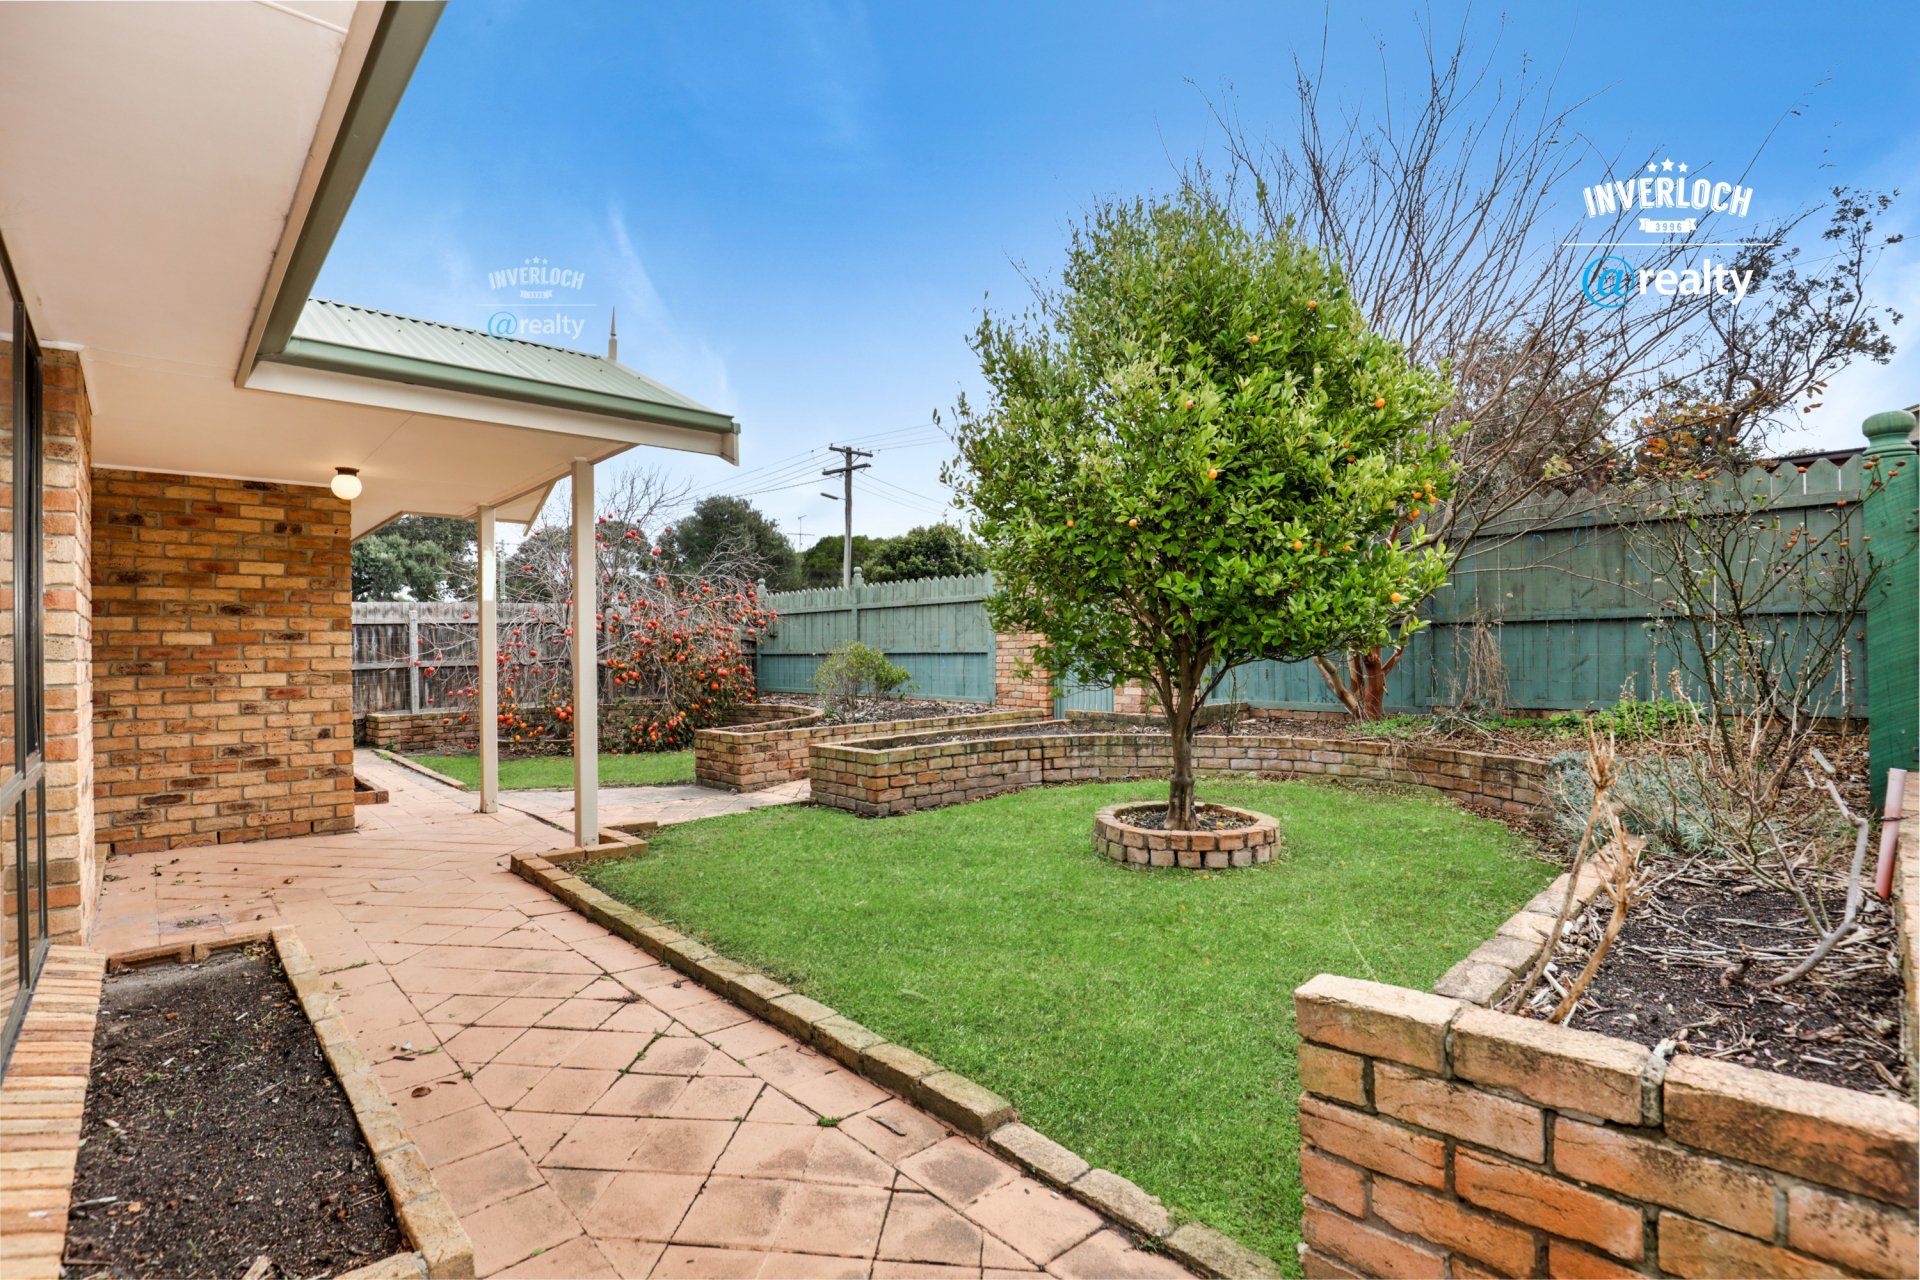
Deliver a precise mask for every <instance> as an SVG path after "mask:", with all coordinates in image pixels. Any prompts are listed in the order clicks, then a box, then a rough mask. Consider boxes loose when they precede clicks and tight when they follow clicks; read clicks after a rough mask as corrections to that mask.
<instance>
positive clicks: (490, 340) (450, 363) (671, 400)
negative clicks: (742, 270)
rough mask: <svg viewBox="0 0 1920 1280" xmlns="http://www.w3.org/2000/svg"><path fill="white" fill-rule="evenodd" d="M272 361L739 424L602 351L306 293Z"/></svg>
mask: <svg viewBox="0 0 1920 1280" xmlns="http://www.w3.org/2000/svg"><path fill="white" fill-rule="evenodd" d="M278 359H280V360H283V361H285V362H287V363H290V364H300V365H309V366H314V367H322V368H333V369H336V370H339V371H342V372H348V373H357V374H364V375H367V376H374V377H389V378H393V379H395V380H398V381H404V382H418V383H422V384H425V385H431V386H441V387H447V388H449V389H453V390H463V391H472V392H475V393H478V394H482V395H488V394H491V395H504V396H508V397H511V398H515V399H523V400H531V401H534V402H537V403H547V404H554V405H558V406H560V407H565V408H572V409H579V410H582V411H584V412H589V413H592V412H600V413H613V414H617V415H618V416H622V417H630V418H642V419H648V420H653V421H662V422H667V423H670V424H672V425H676V426H689V427H701V428H705V429H708V430H714V431H729V432H730V431H737V430H738V429H739V428H738V427H737V426H736V425H735V424H734V422H733V419H732V418H730V417H729V416H728V415H726V414H724V413H720V412H718V411H717V410H714V409H709V408H707V407H706V406H705V405H703V404H701V403H699V402H698V401H696V400H694V399H692V398H691V397H688V396H684V395H682V394H680V393H679V392H678V391H675V390H674V389H673V388H671V387H668V386H664V385H662V384H661V383H658V382H655V381H654V380H653V379H652V378H649V377H646V376H644V375H642V374H638V373H635V372H634V371H633V370H631V369H629V368H627V367H626V366H625V365H623V364H620V363H618V362H617V361H613V360H609V359H607V358H606V357H604V356H596V355H589V354H587V353H586V352H584V351H569V350H567V349H565V348H564V347H549V346H545V345H542V344H541V343H538V342H526V341H523V340H521V339H518V338H496V337H494V336H493V335H492V334H490V333H483V332H481V331H480V330H478V329H462V328H460V327H458V326H456V325H450V324H441V323H439V322H437V321H433V320H416V319H414V318H413V317H411V316H399V315H394V314H392V313H390V312H386V311H373V310H369V309H368V308H365V307H355V306H351V305H349V304H347V303H344V302H331V301H328V300H326V299H324V298H309V299H307V304H306V306H305V307H304V308H302V310H301V312H300V318H299V320H298V321H297V322H295V324H294V327H293V336H292V338H291V339H289V341H288V343H287V348H286V350H285V351H284V352H283V353H282V354H281V355H280V356H279V357H278Z"/></svg>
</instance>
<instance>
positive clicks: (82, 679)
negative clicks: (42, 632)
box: [41, 351, 100, 942]
mask: <svg viewBox="0 0 1920 1280" xmlns="http://www.w3.org/2000/svg"><path fill="white" fill-rule="evenodd" d="M41 371H42V377H43V379H44V380H45V384H46V390H45V403H44V405H43V410H44V413H43V418H42V421H43V424H44V428H45V437H44V440H45V447H44V467H45V471H44V495H43V501H44V507H45V509H44V514H43V516H42V521H43V530H42V531H43V534H44V536H45V550H44V564H45V567H46V576H47V581H46V659H47V661H46V679H47V908H48V918H47V934H48V936H49V937H50V938H52V939H53V940H54V941H55V942H63V941H77V940H79V939H80V938H83V937H85V936H86V932H87V929H88V927H89V925H90V924H91V923H92V920H93V909H94V904H95V903H96V902H97V900H98V899H99V896H100V892H99V891H100V864H99V859H98V858H97V857H96V856H95V852H94V841H95V829H94V823H95V814H94V807H93V787H94V747H93V565H92V562H93V541H92V531H93V484H92V458H93V414H92V407H91V405H90V403H89V401H88V399H87V391H86V382H85V379H84V377H83V375H82V373H81V370H80V357H79V356H78V355H77V354H76V353H74V352H71V351H46V352H43V353H42V356H41Z"/></svg>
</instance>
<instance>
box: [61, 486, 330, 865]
mask: <svg viewBox="0 0 1920 1280" xmlns="http://www.w3.org/2000/svg"><path fill="white" fill-rule="evenodd" d="M93 496H94V524H93V575H94V749H95V755H96V774H95V778H96V786H95V794H96V796H97V800H96V806H95V807H96V812H97V815H98V825H99V832H98V838H99V843H100V846H101V847H102V848H103V849H104V850H106V851H108V852H135V851H142V850H151V849H164V848H172V847H175V846H178V845H189V844H212V843H216V842H219V843H225V842H229V841H234V840H252V839H262V838H269V837H280V836H295V835H307V834H311V833H315V832H327V831H345V830H349V829H351V828H352V826H353V808H354V806H353V684H352V670H351V663H352V648H353V632H352V615H351V608H352V553H351V549H350V534H349V528H348V509H347V504H346V503H344V502H341V501H340V500H338V499H337V498H335V497H334V496H333V495H332V494H331V493H329V492H328V491H327V490H325V489H321V488H307V487H296V486H287V485H275V484H267V483H263V482H257V481H237V480H208V479H200V478H195V477H189V476H178V475H163V474H154V473H146V472H129V471H109V470H96V471H95V472H94V473H93Z"/></svg>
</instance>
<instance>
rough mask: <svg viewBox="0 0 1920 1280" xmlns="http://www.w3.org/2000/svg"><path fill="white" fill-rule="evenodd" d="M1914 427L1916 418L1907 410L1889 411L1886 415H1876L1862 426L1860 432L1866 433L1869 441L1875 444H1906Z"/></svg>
mask: <svg viewBox="0 0 1920 1280" xmlns="http://www.w3.org/2000/svg"><path fill="white" fill-rule="evenodd" d="M1913 427H1914V417H1913V415H1912V414H1911V413H1908V412H1907V411H1906V410H1905V409H1889V410H1887V411H1886V412H1885V413H1876V414H1874V415H1873V416H1872V417H1871V418H1868V419H1867V420H1866V421H1865V422H1863V423H1861V424H1860V430H1862V431H1864V432H1865V433H1866V436H1867V439H1869V440H1871V441H1873V442H1874V443H1875V444H1883V443H1884V444H1893V443H1896V442H1898V443H1904V442H1905V441H1906V439H1907V437H1908V436H1909V435H1911V434H1912V433H1913ZM1888 437H1893V439H1888Z"/></svg>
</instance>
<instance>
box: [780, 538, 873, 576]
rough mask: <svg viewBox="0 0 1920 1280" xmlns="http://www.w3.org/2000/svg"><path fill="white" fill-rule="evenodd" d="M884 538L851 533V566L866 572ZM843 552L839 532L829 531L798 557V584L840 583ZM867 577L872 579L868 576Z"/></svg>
mask: <svg viewBox="0 0 1920 1280" xmlns="http://www.w3.org/2000/svg"><path fill="white" fill-rule="evenodd" d="M885 541H886V539H885V538H869V537H868V536H867V535H866V534H864V533H856V534H854V535H853V567H854V568H856V569H859V570H860V571H861V572H863V573H864V572H865V571H866V568H867V565H868V563H869V562H870V561H871V560H872V559H873V553H874V550H875V549H876V548H877V547H879V546H880V545H881V544H882V543H883V542H885ZM844 555H845V549H844V547H843V545H842V542H841V538H840V535H839V534H837V533H833V534H828V535H827V536H826V537H824V538H822V539H820V540H819V541H818V542H816V543H814V544H813V545H812V546H810V547H808V548H807V549H806V551H805V552H804V553H803V554H802V555H801V557H800V585H801V586H803V587H837V586H839V585H840V567H841V560H842V558H843V557H844ZM868 576H869V580H871V575H868Z"/></svg>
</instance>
